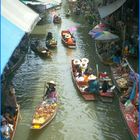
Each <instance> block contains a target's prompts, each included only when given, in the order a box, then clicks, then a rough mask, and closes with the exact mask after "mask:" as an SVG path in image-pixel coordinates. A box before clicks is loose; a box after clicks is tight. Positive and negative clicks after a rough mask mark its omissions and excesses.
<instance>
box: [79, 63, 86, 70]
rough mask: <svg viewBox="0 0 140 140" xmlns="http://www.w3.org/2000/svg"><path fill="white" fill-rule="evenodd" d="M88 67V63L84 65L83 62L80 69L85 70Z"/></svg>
mask: <svg viewBox="0 0 140 140" xmlns="http://www.w3.org/2000/svg"><path fill="white" fill-rule="evenodd" d="M87 66H88V65H87V63H83V62H82V63H81V64H80V67H81V68H85V69H86V68H87Z"/></svg>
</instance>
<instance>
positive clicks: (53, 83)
mask: <svg viewBox="0 0 140 140" xmlns="http://www.w3.org/2000/svg"><path fill="white" fill-rule="evenodd" d="M48 84H52V85H54V86H56V84H55V82H54V81H50V82H48Z"/></svg>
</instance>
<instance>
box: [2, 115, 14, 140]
mask: <svg viewBox="0 0 140 140" xmlns="http://www.w3.org/2000/svg"><path fill="white" fill-rule="evenodd" d="M1 124H2V125H1V127H0V131H1V138H2V140H11V138H10V133H11V132H12V131H13V125H11V124H9V123H8V122H7V120H6V119H5V118H4V117H3V118H2V122H1Z"/></svg>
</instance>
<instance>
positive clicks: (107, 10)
mask: <svg viewBox="0 0 140 140" xmlns="http://www.w3.org/2000/svg"><path fill="white" fill-rule="evenodd" d="M125 2H126V0H116V1H115V2H113V3H111V4H108V5H107V6H102V7H99V8H98V11H99V14H100V17H101V18H105V17H107V16H109V15H110V14H112V13H113V12H115V11H116V10H117V9H119V8H120V7H121V6H122V5H123V4H124V3H125Z"/></svg>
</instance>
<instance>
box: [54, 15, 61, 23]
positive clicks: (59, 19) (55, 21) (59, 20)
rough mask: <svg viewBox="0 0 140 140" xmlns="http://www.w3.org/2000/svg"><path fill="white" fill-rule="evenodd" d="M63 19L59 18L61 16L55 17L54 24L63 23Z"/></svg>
mask: <svg viewBox="0 0 140 140" xmlns="http://www.w3.org/2000/svg"><path fill="white" fill-rule="evenodd" d="M61 21H62V20H61V17H59V16H56V15H55V16H54V17H53V23H55V24H60V23H61Z"/></svg>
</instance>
